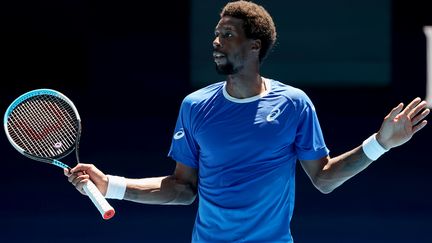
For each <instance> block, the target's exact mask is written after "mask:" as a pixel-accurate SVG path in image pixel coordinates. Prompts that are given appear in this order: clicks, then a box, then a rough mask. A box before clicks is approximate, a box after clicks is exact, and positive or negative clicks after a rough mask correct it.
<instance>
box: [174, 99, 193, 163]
mask: <svg viewBox="0 0 432 243" xmlns="http://www.w3.org/2000/svg"><path fill="white" fill-rule="evenodd" d="M191 106H192V104H191V101H190V100H188V99H185V100H183V102H182V105H181V107H180V112H179V116H178V118H177V122H176V126H175V129H174V135H173V137H172V141H171V147H170V150H169V152H168V156H169V157H171V158H172V159H174V160H175V161H177V162H180V163H183V164H185V165H187V166H190V167H193V168H197V167H198V158H199V150H198V145H197V143H196V141H195V139H194V136H193V132H192V124H191V123H192V114H191Z"/></svg>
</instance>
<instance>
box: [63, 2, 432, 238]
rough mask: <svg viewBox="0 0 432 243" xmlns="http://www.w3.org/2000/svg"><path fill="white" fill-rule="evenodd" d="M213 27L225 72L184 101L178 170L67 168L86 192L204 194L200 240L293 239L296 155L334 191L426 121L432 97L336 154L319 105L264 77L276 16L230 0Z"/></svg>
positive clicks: (186, 198)
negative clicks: (123, 172)
mask: <svg viewBox="0 0 432 243" xmlns="http://www.w3.org/2000/svg"><path fill="white" fill-rule="evenodd" d="M220 17H221V18H220V21H219V22H218V23H217V25H216V28H215V38H214V41H213V47H214V52H213V57H214V62H215V64H216V70H217V72H219V73H220V74H223V75H226V81H223V82H218V83H215V84H212V85H210V86H207V87H205V88H202V89H200V90H198V91H196V92H193V93H191V94H190V95H188V96H187V97H186V98H185V99H184V100H183V102H182V105H181V108H180V114H179V116H178V120H177V123H176V127H175V131H174V135H173V139H172V144H171V148H170V151H169V156H170V157H172V158H173V159H174V160H175V161H177V165H176V168H175V171H174V172H173V174H172V175H169V176H165V177H158V178H144V179H126V178H123V177H119V176H111V175H105V174H104V173H102V172H101V171H100V170H98V169H97V168H96V167H95V166H94V165H90V164H79V165H77V166H76V167H75V168H73V169H72V170H71V173H68V172H67V171H65V174H66V176H68V177H69V181H70V182H71V183H72V184H73V185H74V186H75V187H76V188H77V189H78V190H79V191H80V192H81V193H83V194H84V192H83V191H82V186H83V184H84V183H85V182H86V181H87V180H92V181H93V182H94V183H95V184H96V185H97V187H98V188H99V189H100V191H101V192H102V194H103V195H105V197H107V198H116V199H125V200H130V201H135V202H139V203H147V204H185V205H187V204H191V203H192V202H193V201H194V200H195V198H196V196H197V195H198V197H199V205H198V212H197V216H196V220H195V226H194V229H193V233H192V241H193V242H292V241H293V240H292V236H291V232H290V220H291V216H292V213H293V208H294V184H295V182H294V178H295V166H296V161H297V160H299V161H300V163H301V165H302V167H303V169H304V171H305V172H306V173H307V175H308V176H309V177H310V179H311V181H312V183H313V185H314V186H315V187H316V188H317V189H318V190H320V191H321V192H323V193H329V192H331V191H333V190H334V189H335V188H337V187H338V186H340V185H341V184H342V183H344V182H345V181H347V180H348V179H349V178H351V177H353V176H354V175H356V174H357V173H359V172H360V171H362V170H364V169H365V168H366V167H368V165H370V164H371V163H372V162H373V161H374V160H376V159H378V157H380V156H381V155H382V154H384V153H385V152H386V151H388V150H389V149H391V148H393V147H396V146H399V145H402V144H404V143H406V142H407V141H408V140H410V139H411V137H412V136H413V135H414V134H415V133H416V132H418V131H419V130H421V129H422V128H424V127H425V125H426V123H427V121H426V120H424V119H425V117H426V116H427V115H428V114H429V109H427V108H426V102H425V101H421V99H420V98H416V99H414V100H413V101H412V102H411V103H409V104H408V105H407V106H405V107H404V105H403V104H402V103H401V104H399V105H398V106H396V107H395V108H394V109H393V110H392V111H390V113H389V114H388V115H387V116H386V117H385V119H384V121H383V123H382V126H381V127H380V129H379V130H378V132H377V133H375V134H373V135H372V136H371V137H369V138H368V139H366V140H365V141H364V142H363V143H362V144H361V145H359V146H358V147H356V148H354V149H352V150H351V151H348V152H346V153H344V154H341V155H339V156H337V157H334V158H331V157H330V156H329V149H328V148H327V147H326V144H325V143H324V139H323V135H322V132H321V128H320V125H319V122H318V118H317V115H316V113H315V108H314V105H313V104H312V102H311V100H310V99H309V98H308V97H307V96H306V94H305V93H304V92H303V91H301V90H299V89H297V88H294V87H291V86H289V85H286V84H283V83H282V82H279V81H277V80H273V79H271V78H266V77H262V76H261V75H260V64H261V62H262V61H263V59H264V58H265V57H266V55H267V53H268V52H269V50H271V48H272V46H273V44H274V43H275V41H276V29H275V25H274V23H273V20H272V18H271V16H270V15H269V14H268V12H267V11H266V10H265V9H264V8H263V7H261V6H259V5H256V4H254V3H251V2H246V1H236V2H230V3H228V4H227V5H226V6H225V7H224V9H223V10H222V12H221V14H220Z"/></svg>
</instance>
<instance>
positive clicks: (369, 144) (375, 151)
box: [362, 133, 389, 160]
mask: <svg viewBox="0 0 432 243" xmlns="http://www.w3.org/2000/svg"><path fill="white" fill-rule="evenodd" d="M362 148H363V152H364V153H365V154H366V156H367V157H368V158H369V159H371V160H377V159H378V158H379V157H380V156H381V155H383V154H384V153H385V152H387V151H389V150H388V149H385V148H383V146H381V144H379V143H378V141H377V139H376V133H374V134H373V135H372V136H370V137H369V138H368V139H366V140H365V141H364V142H363V144H362Z"/></svg>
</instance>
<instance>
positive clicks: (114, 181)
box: [105, 175, 126, 200]
mask: <svg viewBox="0 0 432 243" xmlns="http://www.w3.org/2000/svg"><path fill="white" fill-rule="evenodd" d="M107 177H108V188H107V192H106V194H105V198H109V199H119V200H122V199H123V197H124V195H125V192H126V178H124V177H120V176H112V175H107Z"/></svg>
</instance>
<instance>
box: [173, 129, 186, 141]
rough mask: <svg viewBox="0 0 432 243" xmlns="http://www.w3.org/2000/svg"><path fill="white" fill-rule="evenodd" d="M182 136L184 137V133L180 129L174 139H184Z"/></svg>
mask: <svg viewBox="0 0 432 243" xmlns="http://www.w3.org/2000/svg"><path fill="white" fill-rule="evenodd" d="M184 135H185V133H184V131H183V128H182V129H180V130H179V131H178V132H176V133H175V134H174V139H175V140H178V139H180V138H182V137H184Z"/></svg>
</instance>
